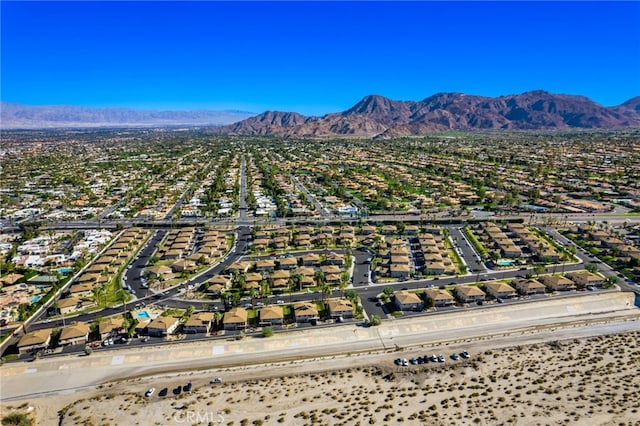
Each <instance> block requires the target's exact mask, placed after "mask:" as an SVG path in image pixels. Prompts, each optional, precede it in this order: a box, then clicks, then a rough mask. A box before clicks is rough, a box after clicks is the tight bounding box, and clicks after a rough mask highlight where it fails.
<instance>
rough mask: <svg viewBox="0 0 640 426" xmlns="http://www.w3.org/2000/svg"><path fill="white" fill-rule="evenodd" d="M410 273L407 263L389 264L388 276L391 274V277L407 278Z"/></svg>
mask: <svg viewBox="0 0 640 426" xmlns="http://www.w3.org/2000/svg"><path fill="white" fill-rule="evenodd" d="M410 273H411V268H410V267H409V265H405V264H395V263H394V264H391V265H390V266H389V276H391V277H392V278H398V279H403V280H404V279H407V278H409V274H410Z"/></svg>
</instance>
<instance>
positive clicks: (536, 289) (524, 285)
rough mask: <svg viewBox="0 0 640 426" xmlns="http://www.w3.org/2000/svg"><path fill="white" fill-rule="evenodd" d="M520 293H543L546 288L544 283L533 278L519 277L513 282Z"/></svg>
mask: <svg viewBox="0 0 640 426" xmlns="http://www.w3.org/2000/svg"><path fill="white" fill-rule="evenodd" d="M511 284H512V285H513V286H514V287H515V288H516V289H517V290H518V292H519V293H520V294H522V295H524V296H529V295H531V294H543V293H544V292H545V290H546V287H545V286H544V284H542V283H541V282H540V281H538V280H533V279H525V278H523V279H517V280H513V282H512V283H511Z"/></svg>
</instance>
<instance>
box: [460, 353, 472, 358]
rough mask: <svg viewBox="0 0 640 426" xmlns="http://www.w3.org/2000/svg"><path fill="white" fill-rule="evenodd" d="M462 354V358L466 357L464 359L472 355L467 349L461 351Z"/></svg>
mask: <svg viewBox="0 0 640 426" xmlns="http://www.w3.org/2000/svg"><path fill="white" fill-rule="evenodd" d="M460 356H461V357H462V358H464V359H469V356H470V355H469V352H467V351H462V352H460Z"/></svg>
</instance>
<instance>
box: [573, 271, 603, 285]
mask: <svg viewBox="0 0 640 426" xmlns="http://www.w3.org/2000/svg"><path fill="white" fill-rule="evenodd" d="M565 276H566V277H567V278H569V279H570V280H571V281H573V282H574V283H576V285H577V286H578V287H586V286H593V287H602V285H603V284H604V279H603V278H602V277H601V276H600V275H596V274H594V273H591V272H588V271H578V272H569V273H568V274H566V275H565Z"/></svg>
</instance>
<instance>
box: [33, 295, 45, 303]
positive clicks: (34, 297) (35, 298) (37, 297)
mask: <svg viewBox="0 0 640 426" xmlns="http://www.w3.org/2000/svg"><path fill="white" fill-rule="evenodd" d="M40 299H42V296H40V295H37V296H33V297H32V298H31V303H36V302H37V301H38V300H40Z"/></svg>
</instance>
